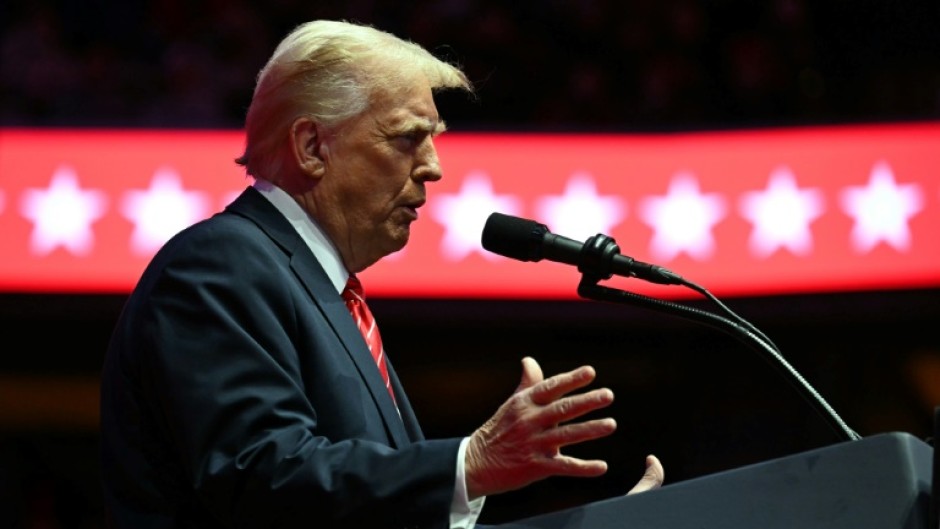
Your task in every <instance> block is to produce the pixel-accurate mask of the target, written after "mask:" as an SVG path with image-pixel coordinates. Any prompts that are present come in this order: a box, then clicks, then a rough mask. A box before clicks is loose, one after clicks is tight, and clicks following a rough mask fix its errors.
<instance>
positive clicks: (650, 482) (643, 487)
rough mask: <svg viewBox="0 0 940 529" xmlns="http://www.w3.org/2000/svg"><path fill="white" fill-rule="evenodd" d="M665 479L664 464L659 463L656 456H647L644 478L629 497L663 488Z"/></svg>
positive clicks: (630, 492) (629, 493) (634, 487)
mask: <svg viewBox="0 0 940 529" xmlns="http://www.w3.org/2000/svg"><path fill="white" fill-rule="evenodd" d="M664 479H666V472H665V471H664V470H663V464H662V463H660V462H659V459H658V458H657V457H656V456H654V455H648V456H646V471H645V472H644V473H643V477H642V478H640V481H638V482H637V483H636V485H634V486H633V488H632V489H630V491H629V492H627V496H629V495H631V494H637V493H639V492H645V491H648V490H653V489H658V488H659V487H661V486H662V484H663V480H664Z"/></svg>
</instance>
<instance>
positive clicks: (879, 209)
mask: <svg viewBox="0 0 940 529" xmlns="http://www.w3.org/2000/svg"><path fill="white" fill-rule="evenodd" d="M839 198H840V199H841V204H842V209H843V210H844V211H845V212H846V213H847V214H848V215H849V216H851V217H853V218H854V219H855V225H854V226H853V227H852V233H851V239H852V246H853V248H854V249H855V251H856V252H858V253H865V252H868V251H870V250H871V249H872V248H874V247H875V246H876V245H877V244H878V243H879V242H885V243H887V244H889V245H891V246H892V247H894V249H895V250H899V251H903V250H907V249H908V248H909V247H910V245H911V233H910V230H909V229H908V225H907V222H908V220H910V218H911V217H913V216H914V215H915V214H917V212H919V211H920V210H921V207H922V206H923V196H922V195H921V190H920V187H919V186H918V185H917V184H906V185H898V184H896V183H895V181H894V174H893V173H892V171H891V166H889V165H888V164H887V163H886V162H883V161H882V162H878V163H876V164H875V165H874V166H873V167H872V170H871V175H869V178H868V184H867V185H866V186H850V187H847V188H846V189H845V190H844V191H843V192H842V193H841V195H840V197H839Z"/></svg>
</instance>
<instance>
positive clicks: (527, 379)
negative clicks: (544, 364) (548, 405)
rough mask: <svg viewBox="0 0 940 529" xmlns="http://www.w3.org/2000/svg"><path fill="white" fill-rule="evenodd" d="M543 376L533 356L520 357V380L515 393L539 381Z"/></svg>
mask: <svg viewBox="0 0 940 529" xmlns="http://www.w3.org/2000/svg"><path fill="white" fill-rule="evenodd" d="M544 378H545V376H544V375H543V374H542V368H541V366H539V363H538V362H536V361H535V359H534V358H532V357H530V356H527V357H525V358H523V359H522V380H520V381H519V387H517V388H516V391H515V392H516V393H518V392H520V391H522V390H524V389H526V388H530V387H532V386H534V385H536V384H538V383H539V382H541V381H542V380H543V379H544Z"/></svg>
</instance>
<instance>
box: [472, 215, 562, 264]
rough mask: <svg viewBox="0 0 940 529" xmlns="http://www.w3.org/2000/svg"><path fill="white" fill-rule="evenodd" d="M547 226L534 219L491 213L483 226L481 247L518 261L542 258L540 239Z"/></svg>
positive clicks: (541, 239) (542, 238)
mask: <svg viewBox="0 0 940 529" xmlns="http://www.w3.org/2000/svg"><path fill="white" fill-rule="evenodd" d="M547 233H548V227H547V226H545V225H544V224H539V223H538V222H535V221H534V220H528V219H521V218H519V217H513V216H511V215H504V214H503V213H491V214H490V216H489V218H488V219H486V225H485V226H483V236H482V238H481V242H482V243H483V248H484V249H485V250H489V251H491V252H493V253H495V254H499V255H502V256H504V257H509V258H512V259H517V260H519V261H539V260H541V259H542V241H543V240H544V239H545V234H547Z"/></svg>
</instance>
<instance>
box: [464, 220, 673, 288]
mask: <svg viewBox="0 0 940 529" xmlns="http://www.w3.org/2000/svg"><path fill="white" fill-rule="evenodd" d="M481 242H482V243H483V248H484V249H485V250H488V251H490V252H493V253H495V254H499V255H502V256H504V257H509V258H511V259H516V260H518V261H541V260H542V259H548V260H549V261H555V262H557V263H564V264H569V265H575V266H577V267H578V270H580V271H581V272H587V271H591V272H595V273H598V272H599V275H603V276H604V278H610V277H611V276H612V275H613V274H616V275H619V276H624V277H636V278H638V279H643V280H645V281H649V282H651V283H658V284H660V285H682V284H685V280H684V279H682V276H680V275H679V274H676V273H674V272H672V271H670V270H667V269H665V268H663V267H661V266H658V265H654V264H650V263H644V262H642V261H637V260H636V259H634V258H632V257H629V256H626V255H622V254H621V253H620V248H619V247H618V246H617V245H616V244H615V243H614V242H613V239H611V238H609V237H607V236H605V235H600V234H598V235H596V236H594V237H591V238H589V239H588V240H587V241H586V242H584V243H581V242H578V241H575V240H573V239H569V238H567V237H562V236H561V235H555V234H553V233H552V232H550V231H549V230H548V227H547V226H545V225H544V224H540V223H538V222H535V221H534V220H528V219H523V218H519V217H513V216H511V215H505V214H503V213H495V212H494V213H491V214H490V216H489V218H487V219H486V225H485V226H484V227H483V235H482V238H481ZM595 248H596V250H595ZM598 253H600V254H601V257H602V258H603V259H604V262H602V263H598V262H597V257H596V256H597V255H598ZM598 265H601V266H602V269H601V270H594V269H593V268H594V267H596V266H598Z"/></svg>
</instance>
